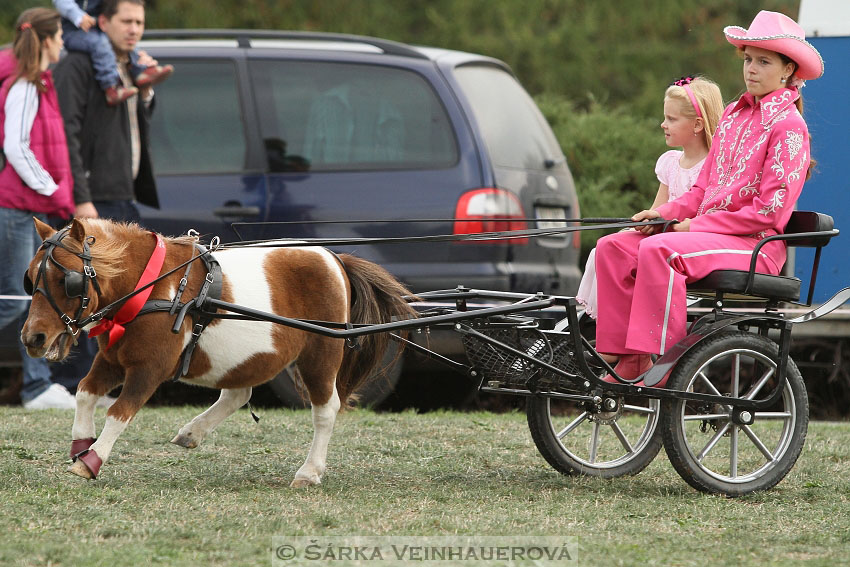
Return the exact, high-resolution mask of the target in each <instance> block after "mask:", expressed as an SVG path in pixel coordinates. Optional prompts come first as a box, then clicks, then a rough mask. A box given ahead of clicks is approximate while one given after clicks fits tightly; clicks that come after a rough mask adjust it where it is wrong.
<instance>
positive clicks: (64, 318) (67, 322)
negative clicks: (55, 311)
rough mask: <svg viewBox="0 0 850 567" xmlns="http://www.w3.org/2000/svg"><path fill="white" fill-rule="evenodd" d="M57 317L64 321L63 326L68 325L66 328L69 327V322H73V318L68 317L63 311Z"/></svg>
mask: <svg viewBox="0 0 850 567" xmlns="http://www.w3.org/2000/svg"><path fill="white" fill-rule="evenodd" d="M59 318H60V319H62V322H63V323H65V326H66V327H68V328H70V327H71V323H73V322H74V320H73V319H71V318H70V317H69V316H68V315H66V314H65V313H63V314H62V315H61V316H60V317H59Z"/></svg>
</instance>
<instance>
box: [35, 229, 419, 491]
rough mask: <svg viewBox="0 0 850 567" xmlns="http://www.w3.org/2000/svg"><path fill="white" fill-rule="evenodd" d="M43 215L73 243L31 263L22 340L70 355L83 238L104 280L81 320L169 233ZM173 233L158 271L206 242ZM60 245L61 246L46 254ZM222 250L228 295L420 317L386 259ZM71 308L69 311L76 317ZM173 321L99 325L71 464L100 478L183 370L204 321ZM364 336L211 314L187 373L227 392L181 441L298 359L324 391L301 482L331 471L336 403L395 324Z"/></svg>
mask: <svg viewBox="0 0 850 567" xmlns="http://www.w3.org/2000/svg"><path fill="white" fill-rule="evenodd" d="M35 224H36V230H37V231H38V233H39V235H40V236H41V238H42V240H47V239H49V238H51V237H53V238H54V239H55V238H57V237H58V236H61V237H62V240H61V246H52V245H51V246H46V245H45V246H42V248H41V249H40V250H39V252H38V253H37V254H36V255H35V257H34V258H33V260H32V262H30V266H29V270H28V271H27V274H26V277H28V278H29V281H30V282H36V288H37V289H35V290H33V292H32V294H33V299H32V305H31V307H30V311H29V317H28V318H27V320H26V323H25V324H24V327H23V330H22V333H21V340H22V341H23V342H24V344H25V345H26V347H27V352H28V353H29V355H30V356H32V357H46V358H47V359H48V360H50V361H59V360H62V359H64V358H65V357H66V356H67V355H68V351H69V349H70V346H71V339H72V338H73V337H72V335H71V334H70V333H71V332H72V331H74V330H76V329H74V328H73V326H74V323H73V322H71V324H70V325H67V324H66V323H67V322H68V320H69V319H71V318H72V317H74V315H75V313H76V312H77V311H78V310H79V308H80V305H81V300H82V298H81V297H69V295H75V294H74V293H72V292H69V291H68V286H70V285H73V284H70V283H69V282H70V281H71V280H73V279H74V278H76V285H77V286H80V281H79V280H80V274H81V272H83V271H84V270H85V271H89V270H86V269H85V268H84V258H83V257H84V256H85V253H84V252H83V251H84V248H90V255H91V261H90V262H91V267H92V268H93V273H94V274H96V282H97V284H98V287H99V290H97V289H95V287H94V286H93V285H91V284H92V282H91V281H90V280H89V281H88V282H86V280H85V279H84V280H83V282H84V283H85V286H84V287H86V288H87V289H84V290H82V295H83V296H85V295H88V296H89V298H90V300H89V304H88V305H87V306H86V307H85V309H84V310H83V311H82V316H79V317H76V320H83V319H84V318H85V317H86V316H88V315H89V314H91V313H94V312H96V311H97V310H98V309H99V308H102V307H104V306H106V305H109V304H110V303H111V302H113V301H115V300H117V299H119V298H121V297H123V296H125V295H126V294H128V293H130V292H132V291H133V290H134V288H135V286H136V284H137V282H138V281H139V279H140V276H141V274H142V271H143V270H144V268H145V266H146V264H147V262H148V259H149V258H150V257H151V254H152V250H153V249H154V247H155V246H156V245H157V244H156V242H157V240H156V238H155V235H154V234H153V233H151V232H148V231H145V230H143V229H141V228H140V227H139V226H138V225H135V224H121V223H116V222H112V221H108V220H100V219H86V220H82V219H75V220H74V221H73V222H72V224H71V225H70V227H69V230H68V231H67V234H65V235H64V236H63V235H61V234H60V235H56V231H54V230H53V229H52V228H50V227H49V226H48V225H46V224H44V223H41V222H39V221H38V220H36V221H35ZM162 241H163V242H164V245H165V251H166V253H165V260H164V265H163V267H162V269H161V271H160V272H159V273H166V272H167V271H169V270H171V269H172V268H174V267H176V266H178V265H179V264H181V263H183V262H185V261H187V260H188V259H189V258H191V257H192V255H193V254H197V252H196V249H195V247H194V243H195V240H194V239H192V238H189V237H182V238H164V237H162ZM48 244H50V243H48ZM86 244H88V246H86ZM48 249H49V250H48ZM51 250H52V251H51ZM48 251H51V254H52V259H49V258H48V259H45V258H44V255H45V254H46V253H47V252H48ZM213 255H214V257H215V259H216V260H217V261H218V262H219V263H220V265H221V270H222V276H223V277H222V279H223V288H222V294H221V299H222V300H223V301H227V302H230V303H234V304H237V305H240V306H244V307H250V308H253V309H256V310H259V311H264V312H267V313H274V314H278V315H281V316H285V317H291V318H299V319H311V320H323V321H339V322H350V323H382V322H389V321H390V320H391V319H392V318H393V317H398V318H410V317H413V316H415V311H414V310H413V309H412V308H411V307H410V306H409V305H408V304H407V302H406V301H405V300H404V299H403V298H402V296H403V295H407V294H408V293H409V292H408V290H407V289H405V288H404V286H403V285H401V284H400V283H399V282H398V281H396V280H395V279H394V278H393V277H392V276H391V275H390V274H389V273H388V272H387V271H386V270H384V269H383V268H381V267H380V266H378V265H376V264H373V263H371V262H368V261H366V260H362V259H359V258H356V257H354V256H350V255H346V254H341V255H339V256H335V255H334V254H332V253H331V252H329V251H328V250H326V249H324V248H320V247H310V246H305V247H297V248H296V247H287V248H271V247H240V248H230V249H223V250H220V251H217V252H215V253H214V254H213ZM42 260H44V267H43V268H42ZM48 260H50V261H48ZM62 268H64V270H63V269H62ZM40 269H42V270H43V271H42V273H41V275H39V270H40ZM66 271H67V272H69V273H66ZM183 275H184V269H182V268H181V269H179V270H177V271H176V272H175V273H174V274H172V275H170V276H168V277H166V278H164V279H162V280H161V281H159V282H158V283H156V285H155V286H153V291H152V293H151V296H150V300H154V299H160V300H171V299H172V298H174V296H175V293H176V291H177V288H178V285H179V282H180V279H181V278H182V277H183ZM205 275H206V270H205V269H204V265H203V264H202V263H201V262H200V261H199V260H196V261H195V263H194V268H193V269H192V270H191V272H190V274H189V278H188V285H187V287H186V289H185V292H184V294H183V296H182V297H183V299H182V301H184V302H186V301H190V300H191V299H193V298H194V297H196V296H197V295H198V292H199V290H200V288H201V286H202V283H203V282H204V278H205ZM66 280H68V281H66ZM51 297H52V300H53V303H54V304H55V307H54V305H51V301H50V299H51ZM59 311H61V312H62V313H64V314H65V315H67V317H66V318H65V321H63V320H62V318H61V317H60V314H59ZM174 320H175V316H174V315H170V314H169V313H168V312H155V313H148V314H143V315H141V316H139V317H138V318H137V319H135V320H134V321H132V322H131V323H128V324H127V325H126V332H125V334H124V336H123V337H122V338H121V339H120V340H118V341H117V342H116V343H115V344H113V345H112V346H111V347H110V348H106V346H107V338H106V334H102V335H100V336H99V337H98V345H99V349H100V351H99V352H98V354H97V356H96V357H95V359H94V364H93V365H92V368H91V370H90V371H89V373H88V374H87V375H86V377H85V378H83V380H82V381H81V382H80V383H79V386H78V388H77V397H76V401H77V409H76V415H75V416H74V426H73V429H72V431H71V436H72V451H71V453H72V456H73V455H75V454H79V453H81V452H82V453H83V454H82V455H81V456H80V458H78V459H76V460H75V462H74V464H73V465H72V466H71V468H70V471H71V472H73V473H75V474H77V475H79V476H82V477H84V478H94V477H95V476H96V475H97V473H98V469H99V468H100V465H101V464H102V463H104V462H106V461H107V459H109V456H110V454H111V452H112V449H113V445H114V444H115V441H116V440H117V439H118V437H119V435H121V433H122V432H123V431H124V429H125V428H126V427H127V424H128V423H129V422H130V420H131V419H133V416H135V415H136V412H138V411H139V409H140V408H141V407H142V406H143V405H144V404H145V402H147V400H148V399H149V398H150V396H151V395H152V394H153V393H154V391H155V390H156V389H157V387H158V386H159V385H160V384H162V383H163V382H165V381H167V380H170V379H171V378H172V377H173V376H174V375H175V372H176V370H177V366H178V363H179V360H180V358H181V352H182V351H183V349H184V347H185V346H186V345H187V344H188V342H189V340H190V336H191V331H192V325H193V321H192V318H191V317H186V320H185V321H184V322H183V325H182V328H181V329H180V332H179V333H178V334H173V333H172V332H171V326H172V324H173V323H174ZM92 325H93V323H92V324H89V325H86V328H87V329H88V328H91V326H92ZM359 340H360V348H358V349H352V348H348V347H347V346H346V344H345V341H344V340H342V339H338V338H329V337H325V336H322V335H318V334H313V333H309V332H305V331H301V330H296V329H293V328H291V327H286V326H283V325H278V324H274V323H271V322H265V321H245V320H234V319H215V320H213V321H212V323H210V325H209V326H208V327H207V328H206V330H205V331H204V332H203V333H202V334H201V337H200V340H199V342H198V345H197V348H195V350H194V354H193V356H192V359H191V365H190V367H189V372H188V374H187V375H186V376H184V377H183V378H182V381H183V382H185V383H187V384H195V385H198V386H206V387H210V388H218V389H220V390H221V396H220V397H219V399H218V401H217V402H215V403H214V404H213V405H212V406H211V407H210V408H209V409H207V410H206V411H205V412H203V413H202V414H200V415H198V416H197V417H196V418H194V419H193V420H192V421H190V422H189V423H187V424H186V425H184V426H183V427H182V428H181V429H180V431H179V432H178V433H177V436H176V437H175V438H174V439H172V443H175V444H177V445H181V446H183V447H186V448H188V449H192V448H195V447H197V446H198V444H199V443H201V441H202V440H203V439H204V437H205V436H206V435H207V434H209V432H210V431H212V430H213V429H214V428H215V427H216V426H217V425H218V424H220V423H221V422H222V421H223V420H224V419H225V418H227V417H228V416H229V415H231V414H232V413H233V412H235V411H236V410H237V409H238V408H240V407H242V406H243V405H244V404H245V403H246V402H247V401H248V400H249V398H250V396H251V388H252V387H253V386H256V385H259V384H262V383H264V382H267V381H268V380H271V379H272V378H274V377H275V376H277V375H278V374H279V373H280V372H281V371H283V369H284V368H285V367H286V366H287V365H289V364H290V363H293V362H296V361H297V363H298V368H299V370H300V373H301V376H302V378H303V381H304V385H305V386H306V389H307V392H308V394H309V397H310V401H311V402H312V415H313V425H314V428H315V431H314V436H313V442H312V445H311V446H310V451H309V453H308V455H307V459H306V461H305V463H304V464H303V465H302V466H301V468H300V469H299V470H298V472H297V473H296V474H295V479H294V480H293V481H292V486H296V487H301V486H309V485H314V484H318V483H320V482H321V478H322V475H323V473H324V472H325V466H326V456H327V449H328V443H329V441H330V437H331V433H332V430H333V426H334V422H335V419H336V414H337V412H338V411H339V409H340V407H341V406H343V405H344V404H345V403H346V401H347V400H348V399H349V397H350V395H351V394H352V393H353V392H354V390H356V389H357V387H358V386H360V385H362V383H363V381H364V380H365V378H366V377H367V376H368V375H369V374H370V372H371V371H372V370H373V369H374V367H375V366H376V364H377V362H378V361H380V360H381V357H382V355H383V351H384V349H385V347H386V344H387V336H386V335H385V334H381V335H368V336H364V337H361V338H360V339H359ZM119 384H123V388H122V389H121V393H120V395H119V396H118V399H117V401H116V402H115V403H114V404H113V405H112V406H111V407H110V408H109V409H108V411H107V414H106V423H105V425H104V427H103V430H102V431H101V434H100V437H99V438H97V439H96V440H95V423H94V408H95V402H96V401H97V400H98V399H99V398H100V397H101V396H103V395H104V394H106V393H108V392H109V391H111V390H112V389H113V388H115V387H116V386H118V385H119ZM87 449H88V451H86V450H87Z"/></svg>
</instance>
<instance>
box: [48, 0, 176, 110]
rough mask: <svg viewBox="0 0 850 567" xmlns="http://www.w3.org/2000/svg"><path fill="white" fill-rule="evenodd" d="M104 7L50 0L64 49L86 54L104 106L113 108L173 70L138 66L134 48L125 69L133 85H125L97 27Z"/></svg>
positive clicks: (94, 0)
mask: <svg viewBox="0 0 850 567" xmlns="http://www.w3.org/2000/svg"><path fill="white" fill-rule="evenodd" d="M103 4H104V2H103V1H102V0H53V5H54V6H55V7H56V10H57V11H58V12H59V13H60V14H61V15H62V30H63V32H64V39H65V48H66V49H70V50H72V51H82V52H84V53H88V54H89V56H90V57H91V60H92V66H93V67H94V72H95V79H96V80H97V82H98V84H100V86H101V88H103V91H104V94H105V96H106V101H107V103H108V104H109V105H111V106H115V105H118V104H121V103H122V102H124V101H125V100H127V99H128V98H130V97H132V96H134V95H136V94H138V92H139V89H140V88H144V87H147V86H153V85H155V84H157V83H161V82H162V81H164V80H165V79H167V78H168V77H169V76H170V75H171V73H173V72H174V67H173V66H172V65H152V66H150V67H145V66H143V65H140V64H139V53H138V51H137V50H135V49H134V50H132V51H130V52H129V58H130V61H129V64H128V70H129V73H130V76H131V77H132V79H133V82H134V83H135V86H132V85H125V84H124V83H123V81H122V80H121V77H120V75H119V73H118V61H117V59H116V58H115V51H114V50H113V49H112V45H111V43H110V41H109V36H107V35H106V34H105V33H103V32H102V31H101V30H100V28H99V27H98V24H97V18H98V16H99V15H100V14H101V13H102V11H103Z"/></svg>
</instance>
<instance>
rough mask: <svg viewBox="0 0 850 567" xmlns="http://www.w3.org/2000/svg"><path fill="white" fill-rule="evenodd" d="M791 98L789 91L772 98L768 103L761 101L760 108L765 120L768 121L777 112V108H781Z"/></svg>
mask: <svg viewBox="0 0 850 567" xmlns="http://www.w3.org/2000/svg"><path fill="white" fill-rule="evenodd" d="M792 96H793V95H792V94H791V91H787V90H786V91H784V92H783V93H782V94H781V95H779V96H778V97H777V96H774V97H773V98H771V99H770V100H769V101H768V102H763V101H762V103H761V107H762V110H763V111H764V114H765V115H766V118H767V120H770V119H771V116H772V115H773V114H776V112H777V111H778V110H779V108H780V107H781V106H783V105H784V104H785V103H787V102H788V101H789V100H791V97H792ZM767 120H764V121H763V122H766V121H767Z"/></svg>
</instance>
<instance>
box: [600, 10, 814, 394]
mask: <svg viewBox="0 0 850 567" xmlns="http://www.w3.org/2000/svg"><path fill="white" fill-rule="evenodd" d="M723 31H724V33H725V35H726V39H727V40H728V41H729V42H730V43H731V44H732V45H734V46H736V47H737V48H738V52H739V54H740V55H741V56H742V57H743V60H744V65H743V71H744V82H745V84H746V89H747V92H746V93H744V95H743V96H741V98H740V99H739V100H738V101H736V102H734V103H733V104H730V105H729V106H728V107H727V108H726V110H725V111H724V113H723V116H722V117H721V119H720V122H719V124H718V126H717V131H716V132H715V134H714V139H713V142H712V146H711V151H710V152H709V154H708V157H707V158H706V161H705V165H704V166H703V168H702V171H701V172H700V175H699V177H698V179H697V182H696V184H695V185H694V186H693V188H692V189H691V190H690V191H689V192H688V193H686V194H685V195H683V196H682V197H680V198H679V199H676V200H674V201H671V202H669V203H665V204H662V205H660V206H658V207H656V208H655V209H652V210H646V211H641V212H639V213H637V214H636V215H635V216H634V217H632V219H633V220H635V221H641V220H650V219H656V218H665V219H677V220H679V221H680V222H678V223H677V224H675V225H673V227H672V232H666V233H657V231H658V229H657V226H652V227H643V228H641V229H639V230H636V231H628V232H620V233H616V234H612V235H610V236H606V237H604V238H602V239H600V240H599V243H598V244H597V253H596V271H597V285H598V291H599V297H605V298H606V300H605V301H601V302H600V305H599V317H598V320H597V330H596V332H597V342H596V348H597V350H598V351H599V352H600V353H606V354H605V358H606V359H607V360H609V362H611V363H613V362H614V361H617V365H616V367H615V370H616V372H617V373H618V374H619V375H620V376H622V377H623V378H627V379H633V378H637V377H638V376H640V375H641V374H643V373H644V372H646V371H647V370H648V369H649V368H650V367H651V366H652V361H651V358H650V354H651V353H654V354H663V353H664V352H665V351H666V350H667V349H669V348H670V347H672V346H673V345H674V344H676V342H678V341H679V340H681V339H682V338H684V336H685V335H686V316H687V313H686V300H685V286H686V284H687V283H688V282H691V281H696V280H699V279H701V278H703V277H705V276H706V275H708V274H709V273H710V272H712V271H714V270H716V269H721V268H723V269H741V270H747V269H749V264H750V257H751V253H752V251H753V248H755V246H756V244H757V243H758V242H759V241H760V240H761V239H763V238H765V237H766V236H770V235H773V234H777V233H781V232H782V231H783V229H784V227H785V225H786V224H787V223H788V218H789V216H790V215H791V212H792V211H793V210H794V204H795V202H796V201H797V198H798V197H799V195H800V192H801V190H802V189H803V183H804V182H805V180H806V178H807V175H808V171H809V166H810V154H809V132H808V128H807V127H806V123H805V121H804V120H803V117H802V114H801V111H802V98H801V96H800V91H799V89H800V87H802V86H803V81H804V80H807V79H809V80H810V79H817V78H818V77H820V76H821V75H822V74H823V70H824V66H823V59H822V58H821V56H820V54H819V53H818V52H817V50H816V49H815V48H814V47H813V46H812V45H811V44H809V43H808V42H806V41H805V34H804V33H803V30H802V28H800V26H799V25H797V23H796V22H794V21H793V20H791V19H790V18H788V17H787V16H785V15H783V14H779V13H776V12H767V11H762V12H759V13H758V14H757V15H756V17H755V19H754V20H753V22H752V24H751V25H750V28H749V29H748V30H747V29H743V28H740V27H734V26H732V27H727V28H726V29H724V30H723ZM784 263H785V245H784V244H783V243H782V242H781V241H773V242H770V243H768V244H766V245H765V246H764V247H763V248H762V249H761V252H760V254H759V259H758V263H757V267H756V269H757V270H758V271H759V272H762V273H767V274H778V273H779V271H780V270H781V269H782V265H783V264H784ZM606 379H607V380H608V381H614V379H613V377H611V376H608V377H606ZM665 382H666V379H665ZM663 385H664V382H662V383H661V384H659V386H663Z"/></svg>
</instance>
